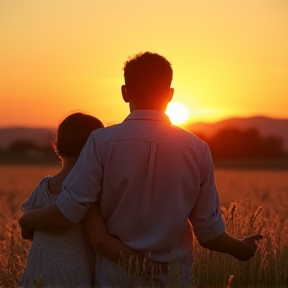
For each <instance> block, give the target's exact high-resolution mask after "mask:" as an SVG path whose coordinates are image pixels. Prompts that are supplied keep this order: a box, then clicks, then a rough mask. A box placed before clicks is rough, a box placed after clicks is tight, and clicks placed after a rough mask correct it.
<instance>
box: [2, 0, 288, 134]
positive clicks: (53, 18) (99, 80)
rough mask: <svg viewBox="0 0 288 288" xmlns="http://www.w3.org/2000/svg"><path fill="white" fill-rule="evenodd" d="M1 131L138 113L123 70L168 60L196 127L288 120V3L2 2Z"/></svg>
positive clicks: (114, 118) (197, 0) (177, 93)
mask: <svg viewBox="0 0 288 288" xmlns="http://www.w3.org/2000/svg"><path fill="white" fill-rule="evenodd" d="M0 27H1V29H0V37H1V38H0V39H1V43H0V63H1V64H0V128H1V127H7V126H15V125H17V126H34V127H55V126H56V125H57V124H58V123H59V121H60V120H61V119H63V118H64V117H65V116H67V115H68V114H69V113H71V112H74V111H79V110H80V111H85V112H87V113H90V114H93V115H94V116H96V117H98V118H100V119H101V120H102V121H103V122H104V124H105V125H110V124H112V123H117V122H120V121H122V120H123V119H124V118H125V117H126V116H127V114H128V113H129V109H128V105H127V104H126V103H124V101H123V100H122V98H121V93H120V87H121V85H122V84H124V83H123V70H122V68H123V64H124V62H125V61H126V60H127V59H128V57H131V56H133V55H134V54H136V53H138V52H144V51H151V52H156V53H159V54H161V55H163V56H165V57H166V58H167V59H168V60H169V61H170V62H171V63H172V68H173V70H174V77H173V83H172V86H173V87H174V88H175V94H174V100H173V101H176V102H180V103H182V104H183V105H185V106H186V107H187V108H188V110H189V120H188V121H189V122H198V121H207V122H213V121H218V120H222V119H225V118H228V117H232V116H237V117H238V116H239V117H246V116H255V115H266V116H270V117H276V118H288V1H287V0H185V1H184V0H105V1H100V0H77V1H76V0H33V1H32V0H19V1H16V0H1V1H0Z"/></svg>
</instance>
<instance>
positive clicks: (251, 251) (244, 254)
mask: <svg viewBox="0 0 288 288" xmlns="http://www.w3.org/2000/svg"><path fill="white" fill-rule="evenodd" d="M261 239H263V236H262V235H258V234H256V235H250V236H247V237H245V238H244V239H242V240H241V241H242V243H243V244H244V245H243V248H242V249H241V250H240V249H239V252H238V253H237V254H236V255H235V257H236V258H237V259H238V260H240V261H247V260H249V259H250V258H251V257H253V256H254V255H255V252H256V250H257V248H258V245H257V244H258V243H257V241H259V240H261Z"/></svg>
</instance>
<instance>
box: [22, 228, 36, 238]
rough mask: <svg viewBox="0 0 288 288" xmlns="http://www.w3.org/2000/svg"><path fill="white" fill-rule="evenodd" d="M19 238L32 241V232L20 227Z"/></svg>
mask: <svg viewBox="0 0 288 288" xmlns="http://www.w3.org/2000/svg"><path fill="white" fill-rule="evenodd" d="M21 236H22V239H25V240H30V241H32V240H33V236H34V230H33V229H31V228H28V227H21Z"/></svg>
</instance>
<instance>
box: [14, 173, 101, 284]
mask: <svg viewBox="0 0 288 288" xmlns="http://www.w3.org/2000/svg"><path fill="white" fill-rule="evenodd" d="M49 178H50V177H45V178H44V179H42V181H41V182H40V183H39V185H38V186H37V187H36V189H35V190H34V191H33V192H32V194H31V195H30V197H29V198H28V199H27V200H26V201H25V202H24V203H23V205H22V207H23V210H24V212H27V211H29V210H32V209H36V208H41V207H45V206H48V205H51V204H53V203H54V202H55V199H56V198H57V196H55V195H52V194H50V193H49V191H48V181H49ZM93 254H94V252H93V250H92V248H91V245H90V243H89V240H88V238H87V236H86V234H85V232H84V229H83V227H82V224H81V223H79V224H77V225H75V226H74V227H73V228H72V229H71V230H69V231H65V232H61V233H48V232H43V231H35V232H34V236H33V242H32V245H31V248H30V251H29V254H28V258H27V262H26V267H25V270H24V273H23V275H22V277H21V280H20V283H19V287H42V288H44V287H46V288H48V287H49V288H51V287H58V288H73V287H74V288H76V287H77V288H80V287H83V288H84V287H85V288H87V287H92V286H93V281H94V279H93V276H94V265H95V263H94V255H93Z"/></svg>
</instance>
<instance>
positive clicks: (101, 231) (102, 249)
mask: <svg viewBox="0 0 288 288" xmlns="http://www.w3.org/2000/svg"><path fill="white" fill-rule="evenodd" d="M83 226H84V229H85V232H86V234H87V236H88V238H89V240H90V243H91V245H92V247H93V249H94V250H95V251H98V252H99V253H101V254H103V255H104V256H106V257H107V258H109V259H110V260H112V261H114V262H116V263H119V260H120V259H121V258H122V257H124V258H129V257H135V258H138V259H140V260H141V259H144V257H143V253H142V252H140V251H136V250H133V249H131V248H129V247H128V246H126V245H125V244H124V243H123V242H121V241H120V240H119V239H118V238H117V237H115V236H112V235H110V234H109V233H108V231H107V228H106V225H105V223H104V221H103V219H102V216H101V214H100V211H99V208H98V205H97V204H96V203H94V204H93V205H91V207H90V209H89V210H88V213H87V214H86V216H85V218H84V220H83Z"/></svg>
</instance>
